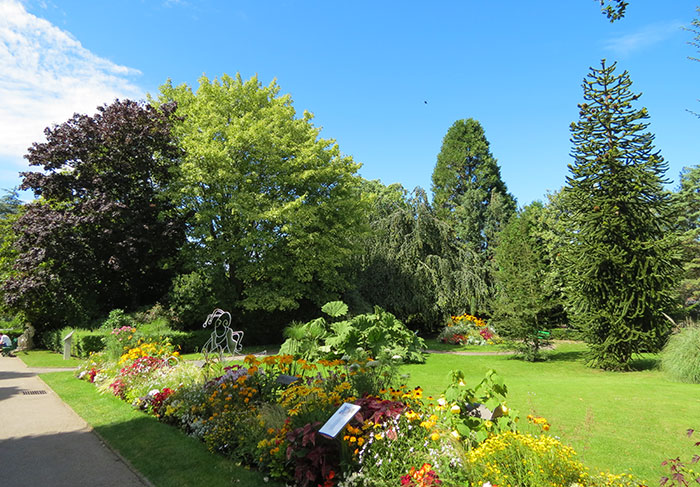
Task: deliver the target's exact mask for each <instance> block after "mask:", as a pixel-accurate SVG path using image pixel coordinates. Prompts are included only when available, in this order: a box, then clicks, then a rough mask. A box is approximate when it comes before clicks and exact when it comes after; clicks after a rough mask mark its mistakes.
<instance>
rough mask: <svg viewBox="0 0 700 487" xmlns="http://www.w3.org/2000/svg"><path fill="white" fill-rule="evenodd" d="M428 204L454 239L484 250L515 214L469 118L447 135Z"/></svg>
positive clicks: (484, 142) (482, 137) (485, 143)
mask: <svg viewBox="0 0 700 487" xmlns="http://www.w3.org/2000/svg"><path fill="white" fill-rule="evenodd" d="M432 180H433V206H434V207H435V211H436V213H437V215H438V216H440V217H441V218H443V219H445V220H446V221H447V222H449V223H450V224H451V225H452V226H453V227H454V229H455V233H456V235H457V237H458V238H459V239H460V240H461V241H462V242H465V243H466V244H467V245H469V246H470V247H471V248H472V249H473V250H474V251H476V252H479V253H483V252H486V251H487V249H488V247H489V244H490V242H491V241H492V240H493V236H494V235H495V233H497V232H498V230H499V229H500V226H501V224H503V223H504V222H505V221H507V219H508V218H509V217H510V216H511V215H512V214H513V213H514V212H515V199H514V198H513V197H512V196H511V195H510V194H509V193H508V190H507V188H506V185H505V183H504V182H503V180H502V179H501V171H500V168H499V167H498V163H497V162H496V159H494V157H493V155H492V154H491V151H490V149H489V142H488V140H486V135H485V134H484V129H483V128H482V127H481V124H480V123H479V122H478V121H476V120H474V119H471V118H470V119H466V120H457V121H456V122H455V123H454V124H452V126H451V127H450V128H449V130H448V131H447V134H446V135H445V138H444V139H443V141H442V148H441V149H440V153H439V154H438V156H437V163H436V164H435V169H434V170H433V176H432Z"/></svg>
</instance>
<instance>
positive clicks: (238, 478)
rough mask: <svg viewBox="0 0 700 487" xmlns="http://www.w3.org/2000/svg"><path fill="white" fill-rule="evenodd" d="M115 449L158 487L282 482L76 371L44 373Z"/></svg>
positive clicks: (249, 485) (252, 486)
mask: <svg viewBox="0 0 700 487" xmlns="http://www.w3.org/2000/svg"><path fill="white" fill-rule="evenodd" d="M40 377H41V378H42V380H44V382H46V383H47V384H48V385H49V386H50V387H51V388H52V389H53V390H54V391H55V392H56V393H57V394H58V395H59V396H61V399H63V400H64V401H65V402H66V403H67V404H68V405H69V406H70V407H71V408H73V410H74V411H75V412H76V413H78V414H79V415H80V416H81V417H82V418H83V419H85V420H86V421H87V422H88V423H89V424H90V425H91V426H92V427H93V428H94V429H95V431H97V432H98V433H99V434H100V435H101V436H102V438H104V439H105V441H107V443H109V444H110V446H111V447H112V448H114V449H115V450H117V451H118V452H119V453H121V455H122V456H124V458H126V459H127V460H129V462H131V464H132V465H133V466H134V467H135V468H136V469H137V470H138V471H139V472H141V473H142V474H143V475H144V476H145V477H146V478H148V479H149V480H150V481H151V482H152V483H153V484H154V485H156V486H167V487H171V486H189V485H207V486H230V485H236V486H240V487H258V486H261V485H271V486H278V485H279V484H275V483H274V482H270V483H265V482H264V480H263V476H262V475H261V474H260V473H258V472H254V471H250V470H247V469H245V468H242V467H239V466H237V465H235V464H234V463H233V462H231V461H230V460H227V459H225V458H224V457H221V456H219V455H215V454H212V453H210V452H209V451H207V448H206V446H205V445H204V444H203V443H201V442H200V441H199V440H196V439H194V438H191V437H189V436H187V435H185V434H184V433H182V432H181V431H180V430H178V429H177V428H175V427H172V426H168V425H166V424H163V423H159V422H158V420H156V419H155V418H154V417H151V416H147V415H146V414H144V413H142V412H140V411H136V410H134V409H133V408H132V407H131V406H130V405H128V404H126V403H125V402H123V401H120V400H119V399H117V398H116V397H114V396H112V395H107V394H104V395H103V394H99V393H98V392H97V389H96V388H95V386H94V385H92V384H90V383H89V382H85V381H79V380H77V379H76V378H75V377H74V376H73V373H72V372H52V373H47V374H42V375H41V376H40Z"/></svg>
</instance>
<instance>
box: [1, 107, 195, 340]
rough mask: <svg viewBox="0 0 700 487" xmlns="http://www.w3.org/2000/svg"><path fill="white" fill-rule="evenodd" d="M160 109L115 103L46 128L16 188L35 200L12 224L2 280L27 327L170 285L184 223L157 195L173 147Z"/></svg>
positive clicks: (175, 152) (151, 298) (166, 114)
mask: <svg viewBox="0 0 700 487" xmlns="http://www.w3.org/2000/svg"><path fill="white" fill-rule="evenodd" d="M174 110H175V106H174V105H167V106H163V107H161V110H156V109H155V108H153V107H151V106H148V105H143V104H140V103H137V102H133V101H129V100H126V101H118V100H117V101H115V102H114V103H112V104H111V105H108V106H104V107H100V108H98V112H97V113H96V114H95V115H94V116H88V115H78V114H76V115H74V116H73V117H72V118H71V119H69V120H68V121H66V122H64V123H62V124H60V125H57V126H55V127H53V128H49V129H46V131H45V133H46V138H47V141H46V142H43V143H34V144H33V145H32V147H31V148H30V149H29V153H28V155H27V159H28V160H29V164H30V165H31V166H38V167H40V168H41V171H36V172H25V173H22V176H23V178H24V179H23V182H22V186H21V189H31V190H32V191H33V192H34V194H35V196H37V197H38V199H37V200H35V201H33V202H31V203H28V204H26V205H24V208H23V211H22V212H21V214H20V216H19V218H17V219H16V221H15V222H14V224H13V229H14V232H15V234H16V238H15V240H14V243H13V245H14V250H15V251H16V252H17V257H16V259H15V262H14V266H13V271H12V273H11V275H10V276H9V277H7V278H6V279H5V280H4V282H3V294H4V296H3V297H4V298H5V301H6V303H7V304H8V306H10V308H11V309H13V310H15V311H17V312H22V313H23V314H24V316H25V317H26V319H27V320H28V321H29V322H30V323H32V324H34V325H35V326H37V329H38V328H39V326H42V327H45V326H48V327H53V326H61V325H63V324H65V323H68V322H72V323H81V322H83V321H85V320H88V319H90V318H92V317H94V316H95V315H96V314H101V313H104V314H106V313H107V312H109V311H110V310H111V309H113V308H131V309H133V308H135V307H139V306H142V305H148V304H153V303H154V302H155V301H157V300H158V299H160V298H161V297H162V296H163V295H164V294H165V293H166V292H167V289H168V287H169V285H170V280H171V279H172V276H173V271H174V268H173V263H174V259H175V258H176V255H177V253H178V252H179V248H180V246H181V245H182V243H183V241H184V224H183V223H184V222H183V221H182V220H181V219H179V218H178V217H177V214H176V213H175V209H174V205H173V204H172V203H171V202H170V199H169V196H168V195H167V192H166V190H167V188H168V186H169V184H170V181H171V168H172V167H173V166H174V165H175V164H176V163H177V162H178V160H179V157H180V150H179V149H178V147H177V146H176V144H175V141H174V139H173V138H172V136H171V133H170V119H171V116H172V114H173V112H174Z"/></svg>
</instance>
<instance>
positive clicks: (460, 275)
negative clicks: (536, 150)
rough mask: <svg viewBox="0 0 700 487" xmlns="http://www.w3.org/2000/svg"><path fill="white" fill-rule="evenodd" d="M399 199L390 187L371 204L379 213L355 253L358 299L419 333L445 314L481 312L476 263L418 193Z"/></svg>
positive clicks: (481, 284)
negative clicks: (361, 298)
mask: <svg viewBox="0 0 700 487" xmlns="http://www.w3.org/2000/svg"><path fill="white" fill-rule="evenodd" d="M401 194H406V193H405V191H404V190H403V188H400V187H398V188H397V187H396V186H393V187H389V188H386V189H385V191H384V192H383V194H382V195H380V197H378V198H376V199H375V202H376V204H378V205H380V208H379V209H377V210H375V212H373V215H374V217H373V218H372V221H371V229H372V231H371V232H370V234H369V235H368V236H367V237H366V239H365V241H364V243H363V246H364V249H363V251H362V252H361V253H360V254H358V258H359V259H360V265H359V267H360V271H359V279H358V290H359V292H360V294H361V295H362V297H363V298H364V299H365V300H366V301H367V302H369V303H371V304H376V305H379V306H381V307H382V308H384V309H386V310H388V311H390V312H391V313H393V314H395V315H397V316H399V317H400V318H401V319H402V320H404V321H405V322H406V324H408V325H409V326H411V327H412V328H414V329H421V330H424V331H435V330H436V329H437V327H438V326H441V325H442V323H443V322H444V320H445V318H447V317H448V316H449V315H450V314H454V313H457V314H459V313H463V312H471V313H477V312H483V311H484V310H485V309H486V306H487V304H486V302H487V300H488V287H487V284H486V279H485V271H484V267H483V265H482V263H481V262H480V260H479V258H478V257H477V256H476V255H475V253H474V252H473V251H472V250H471V249H469V248H468V247H467V246H466V245H465V244H463V243H461V242H460V241H459V240H457V239H456V238H455V235H454V230H453V229H452V228H451V227H450V225H449V224H447V223H446V222H444V221H443V220H441V219H440V218H438V217H437V216H436V215H435V212H434V211H433V209H432V208H431V206H430V204H429V202H428V199H427V196H426V194H425V192H424V191H423V190H421V189H420V188H416V190H415V191H414V192H413V193H412V194H411V195H407V197H406V199H405V201H404V202H403V203H399V202H398V201H397V199H396V196H398V195H401ZM387 202H388V203H389V204H388V206H387V205H386V204H387Z"/></svg>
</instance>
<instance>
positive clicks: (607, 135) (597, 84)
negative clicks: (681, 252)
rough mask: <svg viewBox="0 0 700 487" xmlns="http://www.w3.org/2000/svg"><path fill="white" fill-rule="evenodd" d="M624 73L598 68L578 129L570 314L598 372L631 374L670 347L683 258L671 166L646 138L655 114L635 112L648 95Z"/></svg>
mask: <svg viewBox="0 0 700 487" xmlns="http://www.w3.org/2000/svg"><path fill="white" fill-rule="evenodd" d="M615 67H616V65H615V63H613V64H612V65H607V64H606V63H605V60H603V62H602V65H601V67H600V68H599V69H596V68H591V70H590V73H589V74H588V76H587V79H585V80H584V83H583V98H584V102H583V103H581V104H580V105H579V108H580V118H579V120H578V121H577V122H575V123H572V125H571V132H572V139H571V140H572V142H573V149H572V156H573V158H574V162H573V163H572V164H570V165H569V170H570V175H569V176H568V177H567V185H566V187H565V188H564V194H563V197H564V198H565V205H566V206H567V213H566V214H567V218H568V221H567V223H566V225H567V228H568V231H569V233H568V236H567V241H568V245H567V246H566V247H565V256H566V259H565V260H566V265H567V279H568V282H567V292H568V298H569V305H570V311H571V315H572V318H573V319H574V321H575V322H576V323H578V324H579V325H580V326H581V327H582V329H583V330H584V332H585V335H586V339H587V341H588V344H589V347H590V360H589V365H591V366H595V367H601V368H605V369H627V368H629V366H630V359H631V358H632V356H633V354H635V353H638V352H640V351H656V350H658V349H659V348H660V346H661V345H662V343H663V339H664V338H665V335H666V333H667V330H668V323H667V321H666V319H665V318H664V316H663V313H664V312H670V310H671V308H672V307H673V305H674V303H673V298H672V291H673V288H674V285H675V280H676V277H677V275H678V271H679V256H678V255H677V250H676V249H677V247H678V245H677V238H676V237H675V234H674V233H673V232H671V231H669V229H670V227H671V225H672V222H671V213H670V210H671V206H670V199H669V194H668V193H667V192H666V191H665V190H664V189H663V184H664V182H665V181H666V180H665V179H664V175H665V171H666V163H665V162H664V160H663V158H662V157H661V154H660V153H659V151H657V150H655V149H654V146H653V140H654V136H653V135H652V134H651V133H650V132H647V131H646V129H647V127H648V123H646V122H645V120H646V119H648V118H649V115H648V114H647V110H646V109H645V108H641V109H635V108H633V106H632V104H633V102H635V101H637V99H638V98H639V96H640V95H638V94H635V93H633V92H632V91H631V89H630V87H631V85H632V81H631V80H630V77H629V75H628V73H627V72H626V71H625V72H623V73H621V74H616V73H615Z"/></svg>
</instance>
